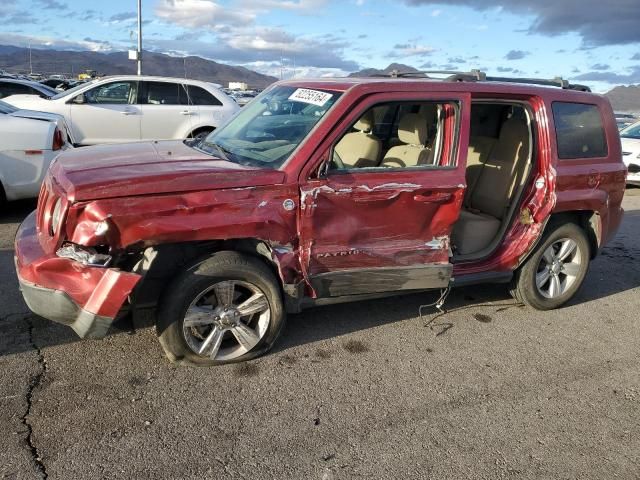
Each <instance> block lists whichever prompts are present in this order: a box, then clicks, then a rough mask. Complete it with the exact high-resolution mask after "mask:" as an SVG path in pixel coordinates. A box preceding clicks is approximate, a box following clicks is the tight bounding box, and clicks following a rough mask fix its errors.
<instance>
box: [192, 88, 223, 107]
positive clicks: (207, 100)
mask: <svg viewBox="0 0 640 480" xmlns="http://www.w3.org/2000/svg"><path fill="white" fill-rule="evenodd" d="M186 87H187V89H188V91H189V99H190V100H191V105H222V102H221V101H220V100H218V99H217V98H216V97H214V96H213V95H212V94H210V93H209V92H207V91H206V90H205V89H204V88H200V87H196V86H194V85H187V86H186Z"/></svg>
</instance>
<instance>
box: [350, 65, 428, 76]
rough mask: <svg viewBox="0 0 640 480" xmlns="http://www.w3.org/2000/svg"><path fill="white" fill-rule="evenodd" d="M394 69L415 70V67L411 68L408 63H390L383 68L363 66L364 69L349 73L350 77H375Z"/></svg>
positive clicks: (400, 70) (402, 71)
mask: <svg viewBox="0 0 640 480" xmlns="http://www.w3.org/2000/svg"><path fill="white" fill-rule="evenodd" d="M394 70H396V71H397V72H398V73H405V72H417V71H418V70H417V69H416V68H413V67H411V66H409V65H404V64H402V63H392V64H391V65H389V66H388V67H387V68H385V69H382V70H380V69H377V68H365V69H364V70H360V71H359V72H354V73H350V74H349V76H350V77H377V76H384V75H389V74H391V72H393V71H394Z"/></svg>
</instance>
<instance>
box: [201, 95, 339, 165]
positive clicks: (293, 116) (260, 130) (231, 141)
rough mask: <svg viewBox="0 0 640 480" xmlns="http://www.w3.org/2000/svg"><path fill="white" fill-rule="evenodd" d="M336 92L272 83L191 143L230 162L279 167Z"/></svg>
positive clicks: (319, 117) (337, 96)
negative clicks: (221, 125)
mask: <svg viewBox="0 0 640 480" xmlns="http://www.w3.org/2000/svg"><path fill="white" fill-rule="evenodd" d="M340 95H341V94H340V93H339V92H332V91H325V90H310V89H305V88H296V87H290V86H276V87H272V88H270V89H269V90H265V91H264V92H263V93H261V94H260V95H259V96H258V97H256V98H255V100H253V101H252V102H251V103H249V104H248V105H247V106H246V107H244V108H243V109H242V110H241V111H240V112H239V113H238V115H236V116H235V117H234V118H232V119H231V120H230V121H229V123H227V124H226V125H225V126H223V127H221V128H219V129H218V130H215V131H213V132H212V133H211V134H210V135H209V136H208V137H207V138H206V139H204V140H203V141H202V142H201V143H199V144H198V145H195V147H196V148H198V149H199V150H202V151H203V152H205V153H208V154H210V155H215V156H219V157H222V158H224V159H225V160H229V161H230V162H235V163H240V164H243V165H254V166H261V167H268V168H279V167H280V166H282V164H283V163H284V162H285V161H286V160H287V159H288V158H289V156H290V155H291V153H292V152H293V151H294V150H295V149H296V148H297V147H298V145H300V143H301V142H302V140H304V138H305V137H306V136H307V135H308V134H309V132H310V131H311V130H312V129H313V127H314V126H315V125H316V124H317V123H318V122H319V121H320V119H321V118H322V117H323V116H324V115H325V114H326V113H327V111H328V110H329V109H330V108H331V107H332V106H333V105H334V104H335V102H336V101H337V100H338V98H339V97H340Z"/></svg>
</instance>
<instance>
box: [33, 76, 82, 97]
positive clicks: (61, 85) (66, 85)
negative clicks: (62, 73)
mask: <svg viewBox="0 0 640 480" xmlns="http://www.w3.org/2000/svg"><path fill="white" fill-rule="evenodd" d="M40 83H41V84H42V85H46V86H47V87H50V88H53V89H54V90H56V95H57V94H58V93H59V92H64V91H65V90H69V89H70V88H73V87H75V86H76V85H78V81H77V80H69V79H64V78H63V79H60V78H48V79H46V80H42V81H41V82H40Z"/></svg>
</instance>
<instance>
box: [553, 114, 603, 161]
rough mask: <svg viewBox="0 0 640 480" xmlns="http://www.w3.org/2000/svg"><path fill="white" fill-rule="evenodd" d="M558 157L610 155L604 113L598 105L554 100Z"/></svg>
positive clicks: (573, 157)
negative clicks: (603, 120)
mask: <svg viewBox="0 0 640 480" xmlns="http://www.w3.org/2000/svg"><path fill="white" fill-rule="evenodd" d="M551 107H552V110H553V121H554V123H555V126H556V141H557V144H558V158H560V159H564V160H570V159H575V158H597V157H606V156H607V155H608V149H607V138H606V135H605V132H604V125H603V122H602V115H601V114H600V110H599V109H598V107H597V106H596V105H592V104H588V103H572V102H553V103H552V105H551Z"/></svg>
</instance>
